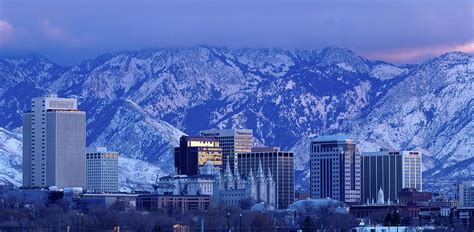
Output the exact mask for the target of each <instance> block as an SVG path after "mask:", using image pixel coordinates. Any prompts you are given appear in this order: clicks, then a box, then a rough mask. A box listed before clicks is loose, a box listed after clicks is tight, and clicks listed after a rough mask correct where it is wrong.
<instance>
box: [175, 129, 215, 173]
mask: <svg viewBox="0 0 474 232" xmlns="http://www.w3.org/2000/svg"><path fill="white" fill-rule="evenodd" d="M207 161H211V162H212V164H213V165H214V167H216V168H219V169H221V168H222V148H220V147H219V140H218V139H216V138H209V137H203V136H181V138H180V140H179V147H176V148H175V149H174V165H175V169H176V174H178V175H197V174H198V173H199V169H200V168H202V167H203V166H204V164H205V163H206V162H207Z"/></svg>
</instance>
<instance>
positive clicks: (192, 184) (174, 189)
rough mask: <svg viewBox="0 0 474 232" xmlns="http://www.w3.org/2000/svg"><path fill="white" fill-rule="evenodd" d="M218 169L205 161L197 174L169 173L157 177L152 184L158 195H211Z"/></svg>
mask: <svg viewBox="0 0 474 232" xmlns="http://www.w3.org/2000/svg"><path fill="white" fill-rule="evenodd" d="M219 173H220V172H219V170H218V169H216V168H215V167H214V165H213V164H212V162H211V161H207V162H206V163H205V165H204V167H203V168H201V169H200V170H199V174H198V175H193V176H187V175H171V176H164V177H161V178H158V179H157V182H156V183H155V185H154V186H153V187H154V189H155V193H156V194H158V195H209V196H212V195H213V190H214V179H215V177H216V175H217V174H219Z"/></svg>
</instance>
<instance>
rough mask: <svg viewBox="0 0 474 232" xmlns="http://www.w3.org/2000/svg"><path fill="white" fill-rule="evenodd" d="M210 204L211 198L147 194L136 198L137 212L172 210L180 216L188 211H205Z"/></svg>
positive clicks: (204, 196)
mask: <svg viewBox="0 0 474 232" xmlns="http://www.w3.org/2000/svg"><path fill="white" fill-rule="evenodd" d="M210 204H211V196H206V195H198V196H185V195H180V196H174V195H158V194H147V195H139V196H138V197H137V210H138V211H151V210H157V209H161V210H166V211H168V210H172V211H179V212H181V213H182V214H184V213H186V212H188V211H206V210H208V209H209V207H210Z"/></svg>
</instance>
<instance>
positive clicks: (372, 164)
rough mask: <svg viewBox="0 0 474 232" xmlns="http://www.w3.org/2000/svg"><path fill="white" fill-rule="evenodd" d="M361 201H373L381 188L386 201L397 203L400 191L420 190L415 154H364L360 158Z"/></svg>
mask: <svg viewBox="0 0 474 232" xmlns="http://www.w3.org/2000/svg"><path fill="white" fill-rule="evenodd" d="M361 161H362V162H361V172H362V199H361V200H362V201H371V199H375V198H376V195H377V191H378V190H379V188H382V189H383V191H384V192H385V198H386V199H385V201H388V200H391V201H396V200H399V196H398V194H399V192H400V191H401V190H402V189H403V188H412V189H416V190H417V191H421V190H422V178H421V155H420V153H419V152H416V151H388V150H385V149H381V150H380V151H378V152H364V153H362V156H361Z"/></svg>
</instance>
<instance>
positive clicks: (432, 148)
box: [0, 47, 474, 190]
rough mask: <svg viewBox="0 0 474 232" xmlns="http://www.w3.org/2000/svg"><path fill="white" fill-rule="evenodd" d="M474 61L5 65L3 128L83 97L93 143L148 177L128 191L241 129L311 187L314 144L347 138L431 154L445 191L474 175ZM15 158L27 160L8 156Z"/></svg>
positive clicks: (351, 58) (221, 53) (189, 52)
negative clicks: (64, 99)
mask: <svg viewBox="0 0 474 232" xmlns="http://www.w3.org/2000/svg"><path fill="white" fill-rule="evenodd" d="M473 63H474V59H473V57H472V55H469V54H464V53H459V52H452V53H447V54H445V55H442V56H440V57H436V58H432V59H430V60H427V61H426V62H424V63H423V64H421V65H404V66H397V65H393V64H389V63H387V62H382V61H371V60H367V59H365V58H362V57H360V56H358V55H357V54H355V53H353V52H351V51H349V50H347V49H341V48H326V49H322V50H280V49H238V50H231V49H226V48H216V47H196V48H189V49H167V50H147V51H137V52H124V53H116V54H106V55H103V56H100V57H97V58H96V59H92V60H88V61H84V62H82V63H80V64H78V65H76V66H73V67H61V66H58V65H56V64H54V63H52V62H49V61H48V60H46V59H44V58H41V57H28V58H21V59H13V58H1V59H0V83H1V85H0V107H1V109H2V111H0V127H3V128H5V130H4V131H5V133H9V134H15V133H12V132H10V131H17V132H18V131H21V130H19V129H18V128H19V127H20V126H21V112H22V111H24V110H26V109H27V108H28V107H29V100H30V98H31V97H36V96H41V95H44V94H45V93H57V94H58V95H60V96H74V97H77V98H78V99H79V102H80V108H81V109H82V110H85V111H86V112H87V123H88V127H87V138H88V144H90V145H100V146H107V147H109V148H110V149H113V150H116V151H119V152H121V154H122V156H123V157H127V158H129V159H127V160H126V163H127V164H130V165H131V164H132V163H134V162H137V163H140V164H137V165H138V166H140V165H141V167H142V168H143V169H146V170H143V169H142V170H141V171H135V169H128V170H130V172H127V173H124V174H123V177H121V180H124V181H123V184H124V185H123V186H124V188H126V187H128V188H129V187H134V186H137V185H139V186H141V187H146V186H149V185H147V183H149V182H150V181H153V180H154V175H155V174H156V173H169V172H172V171H173V167H172V165H170V163H171V162H172V147H173V146H175V145H176V144H177V142H178V138H179V136H181V135H183V134H184V133H186V134H197V133H198V132H199V130H202V129H207V128H230V127H242V128H251V129H254V134H255V136H256V139H257V140H258V142H259V143H263V144H266V145H275V146H280V147H282V148H283V149H287V150H294V151H295V152H296V153H297V154H296V156H297V157H296V160H297V169H298V179H297V182H298V183H299V184H300V185H301V186H302V187H305V186H306V177H307V172H305V171H306V170H307V169H308V162H307V161H308V155H309V154H308V152H307V151H308V141H310V139H311V138H313V137H314V136H317V135H319V134H329V133H347V134H350V135H351V136H352V137H353V138H354V139H355V140H356V141H358V142H359V145H360V147H362V148H363V149H364V150H373V149H377V148H379V147H381V146H383V147H389V148H393V149H420V150H422V151H423V153H424V165H425V179H426V186H427V187H428V188H431V189H434V190H437V189H439V188H447V187H449V186H451V181H453V180H458V179H467V178H472V177H473V174H471V173H473V172H470V171H468V170H471V169H473V167H474V166H473V164H474V163H473V161H474V160H473V159H472V154H473V150H472V148H473V144H474V142H473V118H472V117H473V116H472V115H473V104H474V103H473V99H474V97H473V96H474V90H473V83H474V73H473V69H474V68H473ZM15 136H16V137H15V138H13V139H16V140H17V141H18V138H20V137H18V136H20V135H18V134H15ZM3 143H4V142H3ZM4 144H5V143H4ZM15 153H16V155H17V156H18V155H21V150H20V151H19V150H17V151H12V152H5V153H2V154H9V155H12V156H13V155H15ZM6 160H8V159H6ZM124 160H125V159H124ZM124 162H125V161H124ZM134 164H135V163H134ZM2 165H3V164H2ZM19 165H20V164H19V163H17V164H16V166H15V165H12V166H11V169H12V172H11V173H13V170H17V172H18V169H17V168H18V167H19ZM130 165H129V166H130ZM17 176H18V175H17ZM143 176H147V178H146V179H144V178H143ZM9 178H11V179H15V175H13V174H12V175H10V176H9ZM434 179H437V180H438V182H439V180H442V181H441V182H442V183H443V184H442V185H439V184H437V185H433V182H432V180H434ZM15 180H16V181H17V182H18V181H20V180H18V178H16V179H15ZM125 180H127V181H125Z"/></svg>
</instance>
